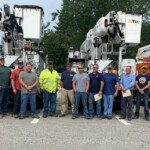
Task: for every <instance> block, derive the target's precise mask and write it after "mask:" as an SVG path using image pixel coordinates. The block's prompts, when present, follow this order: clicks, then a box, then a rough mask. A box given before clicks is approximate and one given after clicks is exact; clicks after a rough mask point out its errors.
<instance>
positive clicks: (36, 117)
mask: <svg viewBox="0 0 150 150" xmlns="http://www.w3.org/2000/svg"><path fill="white" fill-rule="evenodd" d="M32 118H35V119H39V118H40V117H39V116H38V115H36V116H32Z"/></svg>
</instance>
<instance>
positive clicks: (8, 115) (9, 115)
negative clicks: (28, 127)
mask: <svg viewBox="0 0 150 150" xmlns="http://www.w3.org/2000/svg"><path fill="white" fill-rule="evenodd" d="M4 117H12V114H10V113H6V114H5V115H4Z"/></svg>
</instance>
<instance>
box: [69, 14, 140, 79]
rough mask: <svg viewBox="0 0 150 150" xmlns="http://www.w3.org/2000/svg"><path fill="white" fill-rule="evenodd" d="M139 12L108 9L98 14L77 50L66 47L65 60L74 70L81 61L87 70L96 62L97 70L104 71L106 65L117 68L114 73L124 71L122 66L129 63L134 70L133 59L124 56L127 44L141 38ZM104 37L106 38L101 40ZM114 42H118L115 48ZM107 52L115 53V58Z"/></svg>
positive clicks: (138, 40) (90, 70) (131, 43)
mask: <svg viewBox="0 0 150 150" xmlns="http://www.w3.org/2000/svg"><path fill="white" fill-rule="evenodd" d="M141 25H142V14H141V13H136V12H122V11H118V12H115V11H111V12H109V13H108V14H107V15H106V16H105V17H101V18H100V19H99V20H98V22H97V23H96V25H95V26H94V28H92V29H91V30H90V31H89V32H88V33H87V37H86V39H85V41H84V42H83V43H82V45H81V47H80V51H79V52H74V51H73V49H72V48H71V49H70V50H69V57H68V62H70V63H72V66H73V69H74V71H76V72H77V66H78V64H83V65H84V66H85V70H86V71H87V72H88V73H91V72H92V65H93V64H94V63H96V64H98V65H99V72H105V71H106V69H107V66H108V65H112V66H113V67H114V68H115V69H118V76H119V77H121V76H122V74H123V73H125V66H131V68H132V73H135V60H133V59H124V60H122V55H124V54H125V53H126V48H127V47H133V46H136V45H137V44H139V43H140V40H141ZM104 38H105V41H106V39H107V42H104V40H103V39H104ZM114 45H120V46H121V47H120V48H119V51H117V50H115V49H114ZM108 55H119V59H118V62H113V60H110V59H109V58H108Z"/></svg>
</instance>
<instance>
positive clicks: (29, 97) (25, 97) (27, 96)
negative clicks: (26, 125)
mask: <svg viewBox="0 0 150 150" xmlns="http://www.w3.org/2000/svg"><path fill="white" fill-rule="evenodd" d="M28 100H30V106H31V113H32V116H36V115H37V113H36V93H28V94H21V109H20V116H23V117H24V116H25V113H26V109H27V104H28Z"/></svg>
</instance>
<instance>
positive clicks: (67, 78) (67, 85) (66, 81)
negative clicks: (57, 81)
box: [61, 71, 76, 90]
mask: <svg viewBox="0 0 150 150" xmlns="http://www.w3.org/2000/svg"><path fill="white" fill-rule="evenodd" d="M75 74H76V73H75V72H74V71H71V72H67V71H64V72H63V73H62V75H61V81H62V82H63V88H64V89H66V90H72V89H73V86H72V79H73V76H74V75H75Z"/></svg>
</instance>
